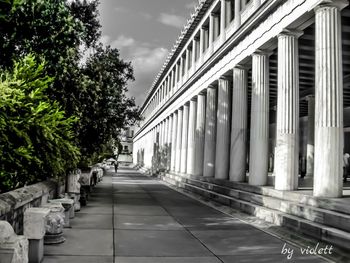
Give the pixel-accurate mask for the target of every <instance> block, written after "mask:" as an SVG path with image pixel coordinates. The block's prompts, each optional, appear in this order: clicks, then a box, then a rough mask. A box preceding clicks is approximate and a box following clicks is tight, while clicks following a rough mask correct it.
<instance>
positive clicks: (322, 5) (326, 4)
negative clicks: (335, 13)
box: [312, 0, 349, 12]
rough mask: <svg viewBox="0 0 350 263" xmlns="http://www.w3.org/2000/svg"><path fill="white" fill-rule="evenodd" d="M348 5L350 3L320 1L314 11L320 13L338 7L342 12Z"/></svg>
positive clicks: (335, 0)
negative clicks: (325, 9)
mask: <svg viewBox="0 0 350 263" xmlns="http://www.w3.org/2000/svg"><path fill="white" fill-rule="evenodd" d="M348 5H349V3H348V1H347V0H319V1H318V3H316V4H315V5H314V7H313V8H312V9H314V11H315V12H318V11H320V10H322V9H324V8H327V7H328V8H334V7H336V8H338V9H339V10H342V9H344V8H345V7H346V6H348Z"/></svg>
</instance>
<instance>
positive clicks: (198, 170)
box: [194, 93, 205, 175]
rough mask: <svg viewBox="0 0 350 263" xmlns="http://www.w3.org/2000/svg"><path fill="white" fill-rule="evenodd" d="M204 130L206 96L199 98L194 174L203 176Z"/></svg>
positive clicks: (199, 95)
mask: <svg viewBox="0 0 350 263" xmlns="http://www.w3.org/2000/svg"><path fill="white" fill-rule="evenodd" d="M204 129H205V94H203V93H200V94H198V96H197V120H196V141H195V151H196V152H195V166H194V174H195V175H203V158H204Z"/></svg>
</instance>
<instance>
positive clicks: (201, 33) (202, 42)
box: [199, 27, 204, 64]
mask: <svg viewBox="0 0 350 263" xmlns="http://www.w3.org/2000/svg"><path fill="white" fill-rule="evenodd" d="M203 52H204V28H203V27H201V29H200V37H199V61H200V63H201V64H202V63H203Z"/></svg>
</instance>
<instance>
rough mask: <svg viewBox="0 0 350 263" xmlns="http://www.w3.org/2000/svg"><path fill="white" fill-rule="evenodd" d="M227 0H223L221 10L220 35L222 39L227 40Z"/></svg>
mask: <svg viewBox="0 0 350 263" xmlns="http://www.w3.org/2000/svg"><path fill="white" fill-rule="evenodd" d="M225 29H226V0H221V10H220V37H221V41H225V40H226V34H225Z"/></svg>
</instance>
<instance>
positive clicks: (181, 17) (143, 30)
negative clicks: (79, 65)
mask: <svg viewBox="0 0 350 263" xmlns="http://www.w3.org/2000/svg"><path fill="white" fill-rule="evenodd" d="M197 3H198V0H100V7H99V12H100V20H101V25H102V37H101V41H102V43H103V44H105V45H110V46H112V47H113V48H118V49H119V50H120V54H121V57H122V59H124V60H126V61H131V63H132V65H133V68H134V75H135V81H134V82H131V83H130V84H129V86H128V89H129V92H128V93H129V94H128V95H129V96H131V97H135V99H136V104H137V105H139V106H141V105H142V103H143V101H144V99H145V97H146V94H147V92H148V90H149V89H150V87H151V85H152V83H153V81H154V79H155V77H156V75H157V74H158V72H159V71H160V69H161V66H162V65H163V63H164V61H165V59H166V57H167V56H168V53H169V51H170V50H171V49H172V47H173V45H174V43H175V41H176V40H177V38H178V36H179V35H180V32H181V30H182V29H183V26H184V25H185V23H186V20H187V19H188V18H189V17H190V15H191V13H193V12H194V6H195V5H196V4H197Z"/></svg>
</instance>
